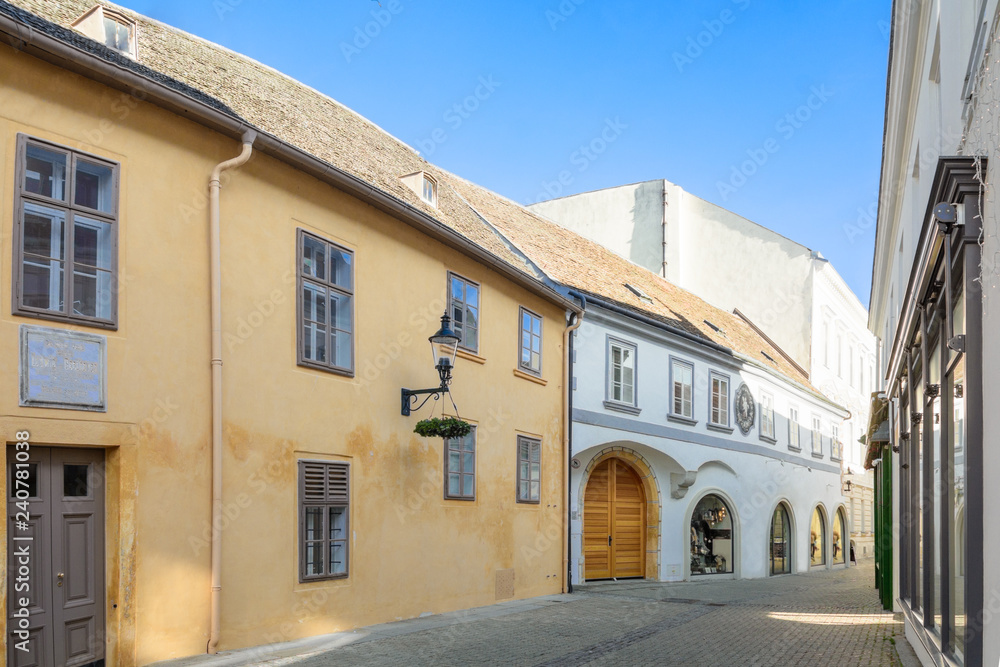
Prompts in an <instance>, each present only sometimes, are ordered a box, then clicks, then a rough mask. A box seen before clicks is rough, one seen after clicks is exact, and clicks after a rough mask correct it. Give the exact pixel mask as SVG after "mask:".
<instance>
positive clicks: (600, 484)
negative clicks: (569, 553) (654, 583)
mask: <svg viewBox="0 0 1000 667" xmlns="http://www.w3.org/2000/svg"><path fill="white" fill-rule="evenodd" d="M645 545H646V494H645V492H644V491H643V489H642V481H641V480H640V479H639V476H638V475H637V474H636V473H635V471H634V470H633V469H632V468H631V466H629V465H628V464H627V463H625V462H624V461H622V460H621V459H617V458H610V459H607V460H606V461H602V462H601V463H599V464H597V466H595V467H594V469H593V470H592V471H591V473H590V478H589V479H588V480H587V490H586V492H585V495H584V504H583V563H584V575H583V576H584V579H610V578H616V579H617V578H624V577H643V576H645V574H646V554H645Z"/></svg>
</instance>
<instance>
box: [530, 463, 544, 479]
mask: <svg viewBox="0 0 1000 667" xmlns="http://www.w3.org/2000/svg"><path fill="white" fill-rule="evenodd" d="M541 478H542V471H541V467H540V466H539V464H537V463H532V464H531V479H533V480H539V479H541Z"/></svg>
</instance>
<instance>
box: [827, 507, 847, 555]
mask: <svg viewBox="0 0 1000 667" xmlns="http://www.w3.org/2000/svg"><path fill="white" fill-rule="evenodd" d="M836 517H837V518H836V519H834V522H833V539H832V540H831V543H832V544H833V564H834V565H845V564H846V563H847V553H846V552H845V549H844V545H845V544H846V543H847V540H848V539H850V535H849V533H848V532H847V514H846V513H845V512H844V508H843V507H841V508H840V509H838V510H837V514H836Z"/></svg>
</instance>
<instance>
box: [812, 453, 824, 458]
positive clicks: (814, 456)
mask: <svg viewBox="0 0 1000 667" xmlns="http://www.w3.org/2000/svg"><path fill="white" fill-rule="evenodd" d="M812 457H813V458H814V459H821V458H823V455H822V454H817V453H816V452H813V453H812Z"/></svg>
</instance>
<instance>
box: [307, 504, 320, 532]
mask: <svg viewBox="0 0 1000 667" xmlns="http://www.w3.org/2000/svg"><path fill="white" fill-rule="evenodd" d="M306 539H307V540H321V539H323V510H322V508H319V507H307V508H306Z"/></svg>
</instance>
